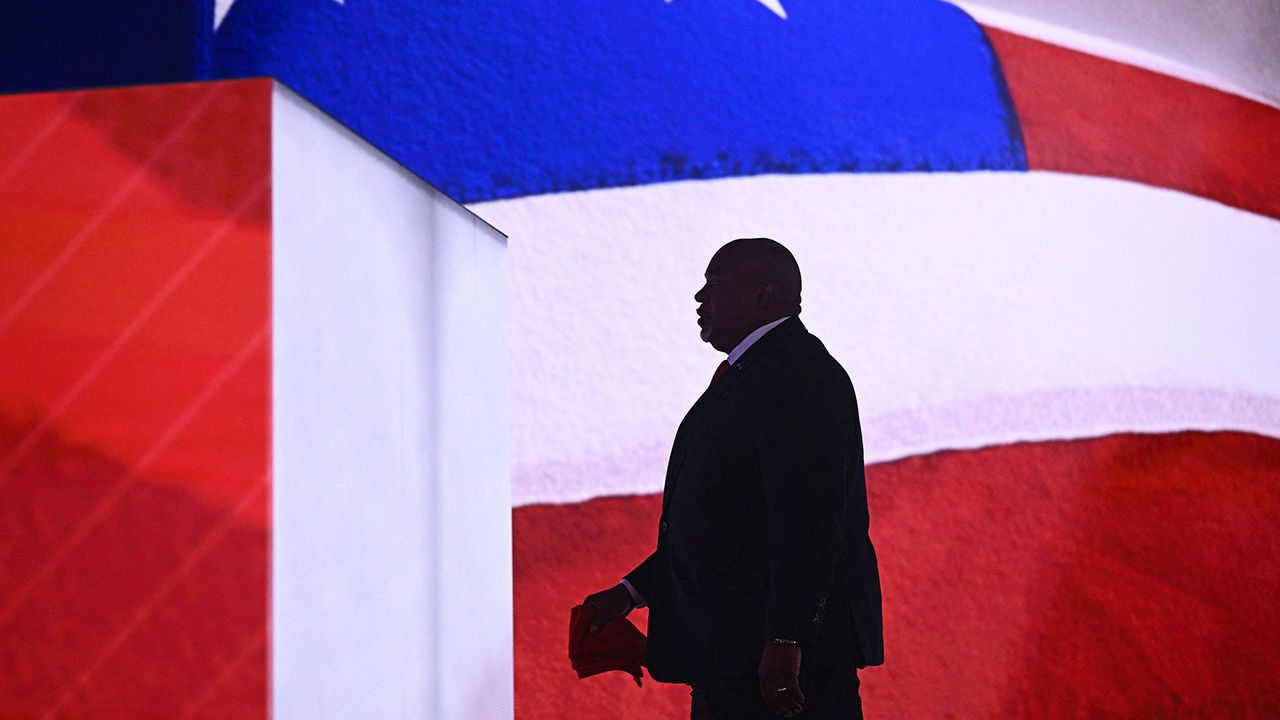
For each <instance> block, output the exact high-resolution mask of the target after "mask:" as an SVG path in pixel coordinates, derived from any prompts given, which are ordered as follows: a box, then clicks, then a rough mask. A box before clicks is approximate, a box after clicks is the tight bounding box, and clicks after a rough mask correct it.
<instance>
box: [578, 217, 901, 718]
mask: <svg viewBox="0 0 1280 720" xmlns="http://www.w3.org/2000/svg"><path fill="white" fill-rule="evenodd" d="M694 300H695V301H697V302H698V303H699V306H698V325H699V326H701V328H702V339H703V340H704V341H706V342H709V343H711V345H712V347H714V348H715V349H717V350H719V351H721V352H724V353H727V354H728V357H727V359H726V360H725V362H723V363H721V365H720V367H719V368H717V370H716V372H715V375H714V377H713V379H712V381H711V385H710V386H709V387H708V388H707V390H706V391H705V392H704V393H703V394H702V396H701V397H700V398H698V401H697V402H696V403H694V405H693V407H692V408H691V409H690V410H689V413H688V414H687V415H686V416H685V418H684V420H683V421H682V422H681V423H680V427H679V429H678V430H677V432H676V438H675V442H674V444H673V447H672V449H671V459H670V461H669V462H668V465H667V477H666V487H665V489H664V491H663V497H662V516H661V518H660V520H659V522H658V546H657V549H656V550H654V552H653V554H652V555H650V556H649V557H648V558H647V559H645V561H644V562H642V563H641V564H640V565H639V567H637V568H636V569H635V570H632V571H631V572H630V573H628V574H627V576H626V577H625V579H624V580H623V581H622V582H621V583H619V584H618V585H616V586H614V587H612V588H610V589H608V590H603V591H601V592H598V593H595V594H593V595H590V596H588V597H587V598H586V600H585V602H587V603H589V604H592V605H595V606H596V607H598V608H599V609H600V612H599V613H598V615H597V618H596V620H595V623H596V625H595V627H596V628H598V627H599V626H600V625H603V624H604V623H605V622H607V621H608V620H609V619H612V618H614V617H619V616H624V615H626V614H627V613H629V612H630V611H631V610H632V608H634V607H643V606H644V605H646V604H647V605H648V607H649V641H648V657H647V663H646V664H647V666H648V668H649V672H650V674H651V675H652V676H653V677H654V679H656V680H660V681H663V682H677V683H686V684H688V685H691V686H692V688H693V691H692V698H693V700H692V710H691V717H692V718H693V719H694V720H709V719H711V718H724V719H725V720H744V719H748V720H749V719H751V718H772V717H773V716H774V715H781V716H784V717H792V716H797V715H798V716H800V717H804V718H840V719H841V720H847V719H848V718H860V717H862V708H861V700H860V698H859V696H858V675H857V668H859V667H865V666H867V665H878V664H880V663H881V662H883V641H882V637H881V615H880V578H879V572H878V570H877V565H876V556H875V550H874V549H873V548H872V546H871V539H870V537H869V536H868V534H867V525H868V515H867V493H866V482H865V479H864V476H863V464H862V433H861V429H860V427H859V425H858V408H857V401H856V400H855V398H854V393H853V386H852V384H850V382H849V376H848V375H847V374H846V373H845V371H844V369H843V368H842V367H841V366H840V364H839V363H837V362H836V361H835V359H834V358H832V357H831V355H830V354H829V353H828V352H827V350H826V348H825V347H823V345H822V343H821V342H820V341H819V340H818V339H817V338H815V337H814V336H813V335H810V334H809V333H808V331H806V330H805V327H804V325H803V324H802V323H801V322H800V319H799V318H798V315H799V314H800V269H799V267H798V266H797V265H796V261H795V258H794V257H793V256H792V255H791V253H790V251H788V250H787V249H786V248H785V247H783V246H782V245H781V244H779V243H777V242H775V241H773V240H769V239H767V238H744V239H740V240H734V241H733V242H730V243H728V244H727V245H725V246H724V247H722V248H720V250H719V251H717V252H716V254H715V255H714V256H713V257H712V258H711V262H710V264H708V266H707V271H706V284H705V285H703V286H702V289H701V290H699V291H698V292H697V293H696V294H695V295H694Z"/></svg>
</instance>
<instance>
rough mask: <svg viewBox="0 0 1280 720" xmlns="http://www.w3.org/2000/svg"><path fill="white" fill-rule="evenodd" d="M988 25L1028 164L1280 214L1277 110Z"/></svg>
mask: <svg viewBox="0 0 1280 720" xmlns="http://www.w3.org/2000/svg"><path fill="white" fill-rule="evenodd" d="M986 30H987V34H988V36H989V37H990V38H991V42H992V44H993V45H994V46H995V49H996V54H997V55H998V56H999V58H1000V63H1001V65H1002V66H1003V68H1004V74H1005V79H1006V80H1007V81H1008V83H1009V91H1010V93H1011V94H1012V96H1013V104H1014V106H1015V108H1016V109H1017V113H1018V118H1019V120H1020V122H1021V124H1022V134H1023V138H1024V140H1025V142H1026V147H1027V164H1028V166H1029V167H1030V168H1031V169H1033V170H1055V171H1059V172H1067V173H1079V174H1084V175H1102V176H1107V177H1115V178H1121V179H1125V180H1135V181H1137V182H1140V183H1145V184H1147V185H1155V186H1158V187H1165V188H1172V189H1174V190H1181V191H1183V192H1188V193H1192V194H1195V195H1200V196H1202V197H1206V198H1209V199H1212V200H1217V201H1218V202H1222V203H1225V204H1227V205H1232V206H1234V207H1238V208H1242V209H1244V210H1248V211H1250V212H1255V213H1260V214H1263V215H1270V216H1271V217H1277V218H1280V193H1277V192H1276V188H1277V187H1280V110H1277V109H1276V108H1273V107H1270V106H1268V105H1264V104H1262V103H1259V102H1255V101H1253V100H1247V99H1244V98H1241V97H1239V96H1236V95H1232V94H1230V93H1226V92H1222V91H1220V90H1215V89H1212V88H1208V87H1205V86H1203V85H1197V84H1195V83H1192V82H1188V81H1185V80H1179V79H1176V78H1172V77H1169V76H1167V75H1162V74H1160V73H1157V72H1152V71H1150V70H1144V69H1142V68H1137V67H1133V66H1131V65H1125V64H1123V63H1119V62H1115V61H1113V60H1106V59H1103V58H1099V57H1096V56H1093V55H1089V54H1086V53H1082V52H1077V51H1075V50H1068V49H1066V48H1062V47H1059V46H1056V45H1051V44H1049V43H1045V42H1041V41H1039V40H1032V39H1029V38H1026V37H1023V36H1020V35H1015V34H1013V33H1009V32H1006V31H1003V30H998V29H995V28H987V29H986Z"/></svg>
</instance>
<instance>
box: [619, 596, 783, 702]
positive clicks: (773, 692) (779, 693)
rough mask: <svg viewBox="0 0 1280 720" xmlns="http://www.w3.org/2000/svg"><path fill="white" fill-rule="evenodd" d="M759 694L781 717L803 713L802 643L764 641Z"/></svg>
mask: <svg viewBox="0 0 1280 720" xmlns="http://www.w3.org/2000/svg"><path fill="white" fill-rule="evenodd" d="M624 589H625V588H624ZM760 697H762V698H764V704H765V705H768V706H769V709H770V710H772V711H773V712H774V713H775V714H777V715H781V716H782V717H788V718H789V717H792V716H793V715H799V714H800V713H802V712H804V693H802V692H800V646H799V645H795V644H792V643H780V642H774V641H772V640H771V641H769V642H766V643H765V644H764V655H762V656H761V657H760Z"/></svg>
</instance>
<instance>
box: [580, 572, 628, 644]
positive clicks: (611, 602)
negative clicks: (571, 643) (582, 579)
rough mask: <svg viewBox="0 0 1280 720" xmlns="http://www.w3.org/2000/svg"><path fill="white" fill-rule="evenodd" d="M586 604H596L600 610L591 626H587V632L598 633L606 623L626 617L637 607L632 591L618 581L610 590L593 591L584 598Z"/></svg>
mask: <svg viewBox="0 0 1280 720" xmlns="http://www.w3.org/2000/svg"><path fill="white" fill-rule="evenodd" d="M582 603H583V604H584V605H594V606H595V607H596V609H597V610H599V612H597V613H596V616H595V618H593V619H592V620H591V627H589V628H587V632H589V633H596V632H599V631H600V628H602V627H604V624H605V623H607V622H609V621H610V620H612V619H614V618H620V617H626V616H627V613H629V612H631V608H633V607H635V603H633V602H632V601H631V593H630V591H628V590H627V588H626V587H625V586H624V585H623V584H622V583H618V584H617V585H614V586H613V587H611V588H609V589H608V590H601V591H600V592H598V593H591V594H590V595H588V596H587V599H586V600H583V601H582Z"/></svg>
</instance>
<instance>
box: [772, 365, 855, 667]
mask: <svg viewBox="0 0 1280 720" xmlns="http://www.w3.org/2000/svg"><path fill="white" fill-rule="evenodd" d="M756 418H757V419H758V420H757V424H756V433H755V435H756V436H755V446H756V452H757V454H758V457H759V459H760V481H761V484H762V489H763V492H764V498H765V505H766V520H767V524H768V567H769V591H768V598H767V601H766V606H765V627H764V638H765V639H766V640H768V639H770V638H786V639H790V640H797V641H799V642H801V643H813V642H814V641H815V640H816V639H817V635H818V630H819V628H820V627H821V625H822V619H823V615H824V613H825V611H826V605H827V596H828V594H829V592H830V589H831V583H832V581H833V579H834V577H835V573H836V564H837V561H838V559H839V552H840V544H841V542H842V540H843V527H844V518H845V512H846V506H847V502H848V497H847V496H848V492H849V488H848V470H849V463H850V462H851V461H852V459H853V458H852V455H853V453H854V448H855V444H854V442H853V431H854V428H855V427H856V424H857V416H856V410H855V409H854V405H853V400H852V388H850V387H849V386H848V381H847V380H846V379H844V378H843V372H842V371H840V370H838V368H830V367H829V366H828V367H820V368H814V369H812V370H810V369H808V368H806V369H804V370H803V371H799V370H798V371H795V372H789V373H787V374H785V375H784V376H783V379H782V380H781V381H780V382H778V383H776V384H775V385H774V387H773V388H772V389H771V391H770V392H768V393H765V394H764V406H763V407H761V408H759V409H758V412H757V414H756ZM858 460H859V461H860V460H861V459H860V458H858Z"/></svg>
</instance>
